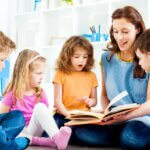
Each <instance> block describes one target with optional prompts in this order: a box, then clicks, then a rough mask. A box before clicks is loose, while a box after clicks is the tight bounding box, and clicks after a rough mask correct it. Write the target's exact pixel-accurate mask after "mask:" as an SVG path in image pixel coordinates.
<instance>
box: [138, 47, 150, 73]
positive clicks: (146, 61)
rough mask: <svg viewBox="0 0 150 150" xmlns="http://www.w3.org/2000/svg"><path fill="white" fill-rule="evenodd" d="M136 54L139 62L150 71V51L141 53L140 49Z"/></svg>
mask: <svg viewBox="0 0 150 150" xmlns="http://www.w3.org/2000/svg"><path fill="white" fill-rule="evenodd" d="M136 55H137V57H138V58H139V64H140V65H141V67H142V68H143V69H144V70H145V71H146V72H150V52H148V53H141V51H140V50H139V49H137V51H136Z"/></svg>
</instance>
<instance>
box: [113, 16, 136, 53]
mask: <svg viewBox="0 0 150 150" xmlns="http://www.w3.org/2000/svg"><path fill="white" fill-rule="evenodd" d="M112 26H113V36H114V38H115V40H116V42H117V44H118V47H119V49H120V51H124V50H131V49H132V47H133V43H134V41H135V39H136V35H137V33H138V30H137V29H136V28H135V26H134V25H133V24H132V23H130V22H129V21H128V20H126V19H125V18H121V19H114V20H113V23H112Z"/></svg>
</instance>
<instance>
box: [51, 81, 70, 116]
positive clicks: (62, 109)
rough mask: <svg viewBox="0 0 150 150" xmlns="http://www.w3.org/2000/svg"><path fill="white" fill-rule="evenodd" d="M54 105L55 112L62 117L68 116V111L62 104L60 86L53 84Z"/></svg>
mask: <svg viewBox="0 0 150 150" xmlns="http://www.w3.org/2000/svg"><path fill="white" fill-rule="evenodd" d="M54 104H55V107H56V108H57V110H58V111H59V112H60V113H61V114H62V115H64V116H69V111H67V109H66V108H65V106H64V104H63V102H62V85H61V84H58V83H54Z"/></svg>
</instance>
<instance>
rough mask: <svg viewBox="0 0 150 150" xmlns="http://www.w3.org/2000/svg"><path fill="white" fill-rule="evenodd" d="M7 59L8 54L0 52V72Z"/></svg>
mask: <svg viewBox="0 0 150 150" xmlns="http://www.w3.org/2000/svg"><path fill="white" fill-rule="evenodd" d="M7 57H8V52H0V71H1V70H2V69H3V67H5V64H4V61H5V60H6V59H7Z"/></svg>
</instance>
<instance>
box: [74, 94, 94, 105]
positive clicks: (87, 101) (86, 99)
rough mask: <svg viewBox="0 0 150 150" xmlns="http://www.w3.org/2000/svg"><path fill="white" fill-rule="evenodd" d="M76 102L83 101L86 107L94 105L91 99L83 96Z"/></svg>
mask: <svg viewBox="0 0 150 150" xmlns="http://www.w3.org/2000/svg"><path fill="white" fill-rule="evenodd" d="M77 100H79V101H84V102H85V103H86V105H87V106H88V107H92V106H93V104H94V101H93V99H91V98H89V97H87V96H84V97H81V98H77Z"/></svg>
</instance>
